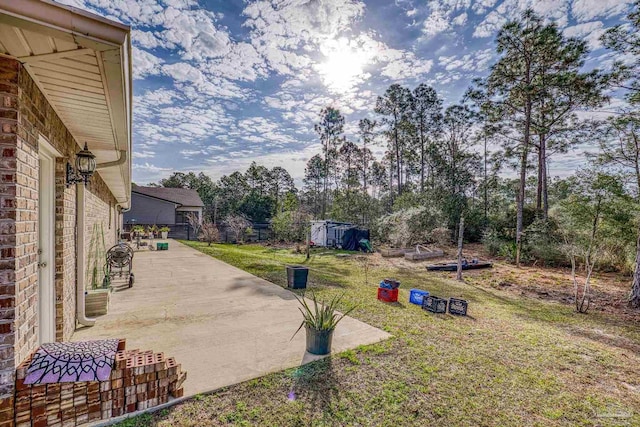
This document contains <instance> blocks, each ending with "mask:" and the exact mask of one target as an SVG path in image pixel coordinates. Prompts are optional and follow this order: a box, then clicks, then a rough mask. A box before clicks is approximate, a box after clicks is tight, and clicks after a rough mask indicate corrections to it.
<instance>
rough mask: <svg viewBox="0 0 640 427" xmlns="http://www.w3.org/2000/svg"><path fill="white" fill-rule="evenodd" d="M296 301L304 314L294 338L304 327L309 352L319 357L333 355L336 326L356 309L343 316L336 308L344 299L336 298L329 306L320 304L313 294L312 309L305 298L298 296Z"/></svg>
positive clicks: (346, 312) (349, 310) (351, 309)
mask: <svg viewBox="0 0 640 427" xmlns="http://www.w3.org/2000/svg"><path fill="white" fill-rule="evenodd" d="M296 299H297V300H298V302H299V303H300V307H298V309H299V310H300V312H301V313H302V323H300V326H299V327H298V330H296V332H295V333H294V334H293V336H294V337H295V336H296V334H297V333H298V332H300V329H302V327H303V326H304V327H305V329H306V330H307V351H308V352H309V353H311V354H317V355H324V354H329V353H331V341H332V338H333V331H334V330H335V329H336V325H337V324H338V323H339V322H340V321H341V320H342V319H344V317H345V316H347V315H348V314H349V313H351V312H352V311H353V309H354V308H355V307H351V308H350V309H348V310H347V311H345V312H344V313H343V314H338V313H337V312H336V307H337V306H338V304H339V303H340V300H341V299H342V297H341V296H336V297H334V298H333V299H332V300H331V302H329V303H328V304H318V300H317V299H316V296H315V294H313V295H312V297H311V300H312V301H313V306H312V307H310V306H309V304H307V301H306V300H305V299H304V298H299V297H298V296H296ZM291 339H293V337H291Z"/></svg>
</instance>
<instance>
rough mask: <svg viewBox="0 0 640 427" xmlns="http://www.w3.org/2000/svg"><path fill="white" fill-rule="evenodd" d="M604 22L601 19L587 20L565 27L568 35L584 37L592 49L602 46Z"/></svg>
mask: <svg viewBox="0 0 640 427" xmlns="http://www.w3.org/2000/svg"><path fill="white" fill-rule="evenodd" d="M605 31H606V30H605V29H604V24H603V23H602V22H601V21H593V22H585V23H584V24H578V25H574V26H572V27H567V28H565V29H564V34H565V36H567V37H576V38H580V39H584V40H585V41H586V42H587V44H588V45H589V48H590V49H592V50H595V49H598V48H600V47H602V42H601V41H600V37H601V36H602V34H604V32H605Z"/></svg>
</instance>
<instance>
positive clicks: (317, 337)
mask: <svg viewBox="0 0 640 427" xmlns="http://www.w3.org/2000/svg"><path fill="white" fill-rule="evenodd" d="M306 329H307V351H308V352H309V353H311V354H317V355H325V354H329V353H331V340H332V339H333V331H334V330H333V329H331V330H329V331H319V330H317V329H313V328H310V327H309V326H307V327H306Z"/></svg>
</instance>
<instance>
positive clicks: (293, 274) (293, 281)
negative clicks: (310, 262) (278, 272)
mask: <svg viewBox="0 0 640 427" xmlns="http://www.w3.org/2000/svg"><path fill="white" fill-rule="evenodd" d="M308 277H309V268H308V267H304V266H302V265H287V286H288V287H290V288H292V289H304V288H306V287H307V278H308Z"/></svg>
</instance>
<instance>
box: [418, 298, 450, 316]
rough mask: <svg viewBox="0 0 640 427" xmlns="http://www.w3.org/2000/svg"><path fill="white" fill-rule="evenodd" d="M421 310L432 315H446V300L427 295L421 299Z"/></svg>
mask: <svg viewBox="0 0 640 427" xmlns="http://www.w3.org/2000/svg"><path fill="white" fill-rule="evenodd" d="M422 309H423V310H427V311H430V312H432V313H446V312H447V300H446V299H444V298H438V297H435V296H432V295H429V296H428V297H425V298H423V299H422Z"/></svg>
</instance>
